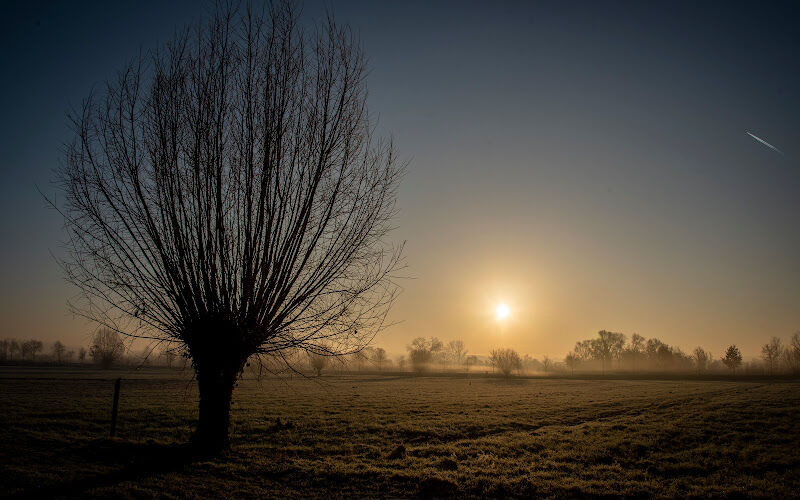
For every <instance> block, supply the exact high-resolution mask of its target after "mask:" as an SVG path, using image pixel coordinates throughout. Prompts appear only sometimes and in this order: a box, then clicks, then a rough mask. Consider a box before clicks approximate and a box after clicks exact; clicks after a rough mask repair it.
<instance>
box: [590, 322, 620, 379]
mask: <svg viewBox="0 0 800 500" xmlns="http://www.w3.org/2000/svg"><path fill="white" fill-rule="evenodd" d="M624 346H625V335H623V334H621V333H616V332H609V331H606V330H600V331H599V332H597V338H595V339H592V356H593V357H594V358H595V359H599V360H600V362H601V366H602V371H603V375H605V373H606V362H610V361H611V360H612V359H619V357H620V355H621V354H622V349H623V348H624Z"/></svg>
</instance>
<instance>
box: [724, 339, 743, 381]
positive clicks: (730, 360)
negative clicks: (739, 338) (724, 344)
mask: <svg viewBox="0 0 800 500" xmlns="http://www.w3.org/2000/svg"><path fill="white" fill-rule="evenodd" d="M722 362H723V363H724V364H725V366H727V367H728V368H729V369H730V370H732V371H733V374H734V375H736V368H738V367H739V365H741V364H742V353H741V352H739V348H738V347H736V345H731V346H729V347H728V349H727V350H726V351H725V357H723V358H722Z"/></svg>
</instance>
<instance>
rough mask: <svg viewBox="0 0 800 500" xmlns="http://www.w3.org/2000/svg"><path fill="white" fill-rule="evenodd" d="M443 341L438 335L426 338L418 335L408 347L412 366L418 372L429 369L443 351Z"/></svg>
mask: <svg viewBox="0 0 800 500" xmlns="http://www.w3.org/2000/svg"><path fill="white" fill-rule="evenodd" d="M442 347H443V346H442V341H441V340H439V339H437V338H436V337H431V338H430V339H428V340H425V338H424V337H417V338H415V339H414V340H412V341H411V345H409V346H408V347H406V349H407V350H408V359H409V361H410V362H411V367H412V368H413V369H414V371H416V372H423V371H425V370H427V369H428V367H429V366H430V364H431V363H433V362H434V361H435V360H436V359H437V358H438V357H439V355H440V354H441V352H442Z"/></svg>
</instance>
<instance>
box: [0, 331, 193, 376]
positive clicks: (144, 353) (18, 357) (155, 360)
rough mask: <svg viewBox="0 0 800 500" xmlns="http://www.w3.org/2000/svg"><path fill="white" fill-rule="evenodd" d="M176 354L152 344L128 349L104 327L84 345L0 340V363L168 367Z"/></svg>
mask: <svg viewBox="0 0 800 500" xmlns="http://www.w3.org/2000/svg"><path fill="white" fill-rule="evenodd" d="M180 355H181V353H180V352H178V351H176V350H175V349H174V348H170V347H166V348H163V349H162V350H161V351H160V352H158V353H155V352H154V349H153V348H152V347H146V348H144V349H143V350H141V351H140V352H132V351H131V350H130V349H128V348H127V347H126V346H125V344H124V342H123V340H122V335H120V334H119V333H118V332H115V331H113V330H110V329H108V328H103V329H100V330H98V331H97V332H95V333H94V334H93V335H92V339H91V342H90V344H89V345H88V346H87V347H77V348H73V347H68V346H67V345H65V344H64V343H63V342H61V341H60V340H56V341H55V342H53V343H52V344H50V345H49V346H46V345H45V343H44V342H42V341H41V340H35V339H30V340H19V339H15V338H6V339H0V363H6V364H48V365H53V364H55V365H75V364H78V365H83V364H95V365H97V366H99V367H100V368H102V369H110V368H112V367H114V366H122V365H125V366H137V367H138V366H142V365H154V364H157V365H162V366H167V367H170V368H172V367H173V366H176V362H175V361H176V359H177V358H178V357H179V356H180Z"/></svg>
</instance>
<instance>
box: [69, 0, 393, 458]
mask: <svg viewBox="0 0 800 500" xmlns="http://www.w3.org/2000/svg"><path fill="white" fill-rule="evenodd" d="M366 74H367V66H366V59H365V56H364V53H363V51H362V49H361V47H360V44H359V42H358V40H356V38H355V36H354V35H353V33H352V31H351V30H350V29H349V28H347V27H342V26H339V25H337V24H336V23H335V22H334V21H333V19H331V18H328V20H327V22H325V23H324V24H323V25H322V26H319V27H318V29H315V30H313V31H312V33H311V34H309V33H306V32H304V31H303V30H302V29H301V26H300V24H299V22H298V15H297V11H296V8H295V7H294V6H293V5H292V4H291V3H289V2H284V3H281V2H277V3H276V4H272V5H270V6H268V7H267V8H266V10H265V11H263V12H261V11H257V9H254V8H252V7H251V6H249V5H245V6H243V7H242V8H241V9H240V10H238V11H229V10H224V9H222V10H219V11H217V12H216V13H215V14H214V15H212V16H210V17H209V18H208V19H207V20H206V21H204V22H203V23H201V24H200V25H198V26H197V27H196V29H193V30H188V31H185V32H181V33H178V34H177V35H176V36H175V38H174V40H173V41H172V42H171V43H169V44H167V45H166V46H162V47H160V48H158V49H157V50H155V51H153V52H151V53H150V54H149V55H147V56H144V57H143V58H142V60H137V61H135V62H133V63H132V64H131V65H129V66H128V67H126V68H125V69H124V70H123V71H121V72H120V73H119V77H118V78H117V79H116V80H115V81H113V82H111V83H109V84H108V85H107V88H106V89H105V92H104V93H102V94H101V95H99V96H93V97H92V98H90V99H89V100H87V101H86V103H85V104H84V106H83V107H82V109H81V110H80V111H79V112H78V113H77V114H76V115H75V116H73V117H72V119H73V123H74V132H75V141H74V143H73V144H72V145H71V147H69V149H68V152H67V155H66V159H65V162H64V166H63V168H61V170H60V172H59V181H60V185H61V186H62V188H63V191H64V194H65V197H64V200H65V201H64V204H63V205H62V206H58V207H57V208H59V209H60V210H61V212H62V213H63V214H64V218H65V221H66V226H67V229H68V235H69V236H68V241H67V247H68V248H69V249H70V251H71V253H70V255H69V256H68V257H67V258H66V259H65V261H64V263H63V266H64V269H65V271H66V276H67V278H68V279H69V280H70V281H71V282H72V283H74V284H75V285H77V286H78V287H79V288H80V289H81V290H82V291H83V298H84V299H85V300H83V301H82V302H81V303H80V304H77V305H76V306H75V310H76V311H78V312H80V313H81V314H84V315H85V316H87V317H89V318H91V319H93V320H95V321H98V322H100V323H101V324H103V325H106V326H109V327H111V328H113V329H115V330H117V331H120V332H124V333H126V334H128V335H133V336H137V337H145V338H151V339H152V338H154V339H157V340H166V341H171V342H177V343H180V344H182V345H184V346H185V348H186V350H187V352H188V354H189V356H190V357H191V360H192V365H193V367H194V370H195V373H196V375H197V382H198V387H199V392H200V403H199V408H200V411H199V421H198V426H197V429H196V432H195V435H194V439H193V440H194V442H195V443H196V444H198V445H201V446H203V447H207V448H211V449H219V448H223V447H227V446H228V443H229V438H228V428H229V414H230V404H231V397H232V393H233V388H234V385H235V383H236V381H237V379H238V378H239V376H240V374H241V372H242V370H243V367H244V365H245V363H246V362H247V360H248V358H250V357H251V356H254V355H257V356H272V357H275V358H277V359H280V360H284V361H285V360H286V358H285V356H284V354H285V353H286V352H288V350H290V349H302V350H304V351H307V352H312V353H318V354H324V355H345V354H349V353H353V352H358V351H360V350H361V349H363V348H364V347H365V346H366V345H367V344H368V343H369V342H370V341H371V340H372V338H373V337H374V335H375V333H376V332H377V331H379V330H381V329H382V328H384V327H385V326H386V322H385V318H386V314H387V312H388V309H389V307H390V305H391V304H392V302H393V300H394V298H395V296H396V293H397V287H396V286H395V285H394V283H393V275H394V273H395V271H396V270H397V269H398V268H399V263H400V254H401V248H400V247H392V246H390V245H389V244H388V243H387V237H388V234H389V232H390V231H391V229H392V219H393V216H394V214H395V212H396V209H395V201H396V189H397V186H398V183H399V180H400V176H401V173H402V172H401V171H402V168H401V167H402V166H401V165H399V164H398V162H397V161H396V158H395V154H394V152H393V147H392V145H391V143H390V142H385V141H380V140H376V139H375V138H374V137H373V125H372V124H371V123H370V116H369V113H368V110H367V105H366V102H367V88H366V82H365V77H366ZM325 346H327V347H325Z"/></svg>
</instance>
